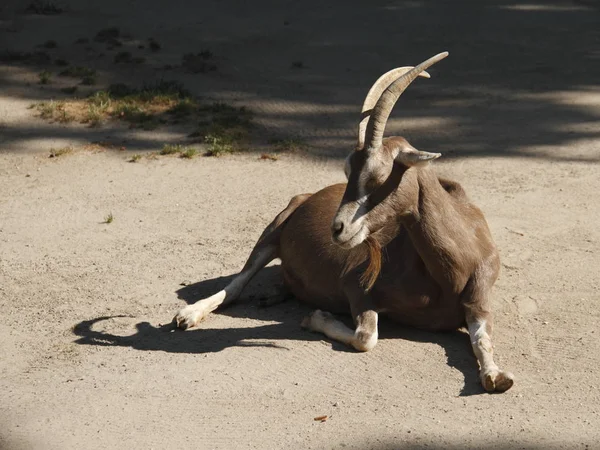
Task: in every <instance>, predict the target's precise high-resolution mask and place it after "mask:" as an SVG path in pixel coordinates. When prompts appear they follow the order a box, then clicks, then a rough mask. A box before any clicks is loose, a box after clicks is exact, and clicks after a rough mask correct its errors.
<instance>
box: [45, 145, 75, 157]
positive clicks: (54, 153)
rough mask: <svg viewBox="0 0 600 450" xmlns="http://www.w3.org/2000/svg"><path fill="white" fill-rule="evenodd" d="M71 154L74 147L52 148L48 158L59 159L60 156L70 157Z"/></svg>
mask: <svg viewBox="0 0 600 450" xmlns="http://www.w3.org/2000/svg"><path fill="white" fill-rule="evenodd" d="M71 153H73V147H63V148H58V149H55V148H52V149H50V154H49V155H48V158H58V157H59V156H64V155H69V154H71Z"/></svg>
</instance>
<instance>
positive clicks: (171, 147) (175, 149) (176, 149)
mask: <svg viewBox="0 0 600 450" xmlns="http://www.w3.org/2000/svg"><path fill="white" fill-rule="evenodd" d="M182 150H183V147H182V146H181V145H179V144H165V145H164V146H163V148H162V150H161V151H160V152H159V155H175V154H177V153H181V151H182Z"/></svg>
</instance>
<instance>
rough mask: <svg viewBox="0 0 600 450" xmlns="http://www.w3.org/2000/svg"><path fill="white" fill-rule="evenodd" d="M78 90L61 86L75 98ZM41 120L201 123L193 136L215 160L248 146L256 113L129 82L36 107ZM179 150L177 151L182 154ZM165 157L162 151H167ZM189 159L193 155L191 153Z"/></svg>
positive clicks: (162, 85)
mask: <svg viewBox="0 0 600 450" xmlns="http://www.w3.org/2000/svg"><path fill="white" fill-rule="evenodd" d="M86 70H87V69H85V68H81V67H77V66H75V67H69V68H68V70H67V71H66V73H65V76H71V75H74V76H79V75H81V74H82V73H86ZM76 90H77V87H76V86H73V87H69V88H63V89H62V91H63V92H64V93H66V94H73V93H75V91H76ZM32 108H35V109H36V111H37V113H38V115H39V117H41V118H43V119H45V120H49V121H52V122H53V121H60V122H67V121H70V120H77V121H79V122H80V123H87V124H89V125H90V126H98V125H100V124H101V123H102V122H103V121H106V120H118V121H123V122H126V123H128V124H129V126H130V127H131V128H141V129H145V130H152V129H155V128H156V127H158V126H160V125H161V124H165V123H171V124H175V123H180V122H186V123H192V121H195V122H196V123H199V125H198V126H197V128H196V130H195V131H194V132H193V133H192V134H191V135H190V137H195V138H198V139H197V140H196V141H193V142H200V143H203V144H205V145H207V146H208V147H209V150H208V154H209V155H212V156H216V155H221V154H224V153H230V152H233V151H238V150H241V149H242V148H243V146H244V145H245V144H246V143H247V142H248V140H249V137H250V131H251V130H252V127H253V123H252V118H253V114H252V112H251V111H250V110H249V109H247V108H246V107H235V106H231V105H228V104H226V103H219V102H217V103H210V104H206V105H201V104H200V103H199V102H198V100H197V99H196V98H195V97H193V96H192V95H191V94H190V93H189V91H187V90H186V89H185V88H184V87H183V86H182V85H181V84H180V83H178V82H175V81H164V80H160V81H157V82H154V83H149V84H145V85H143V86H142V87H141V88H133V87H130V86H128V85H126V84H122V83H118V84H113V85H110V86H109V87H108V88H107V89H105V90H100V91H96V92H94V93H93V94H91V95H89V96H88V97H87V98H72V99H69V100H65V101H61V102H55V101H49V102H42V103H38V104H35V105H32ZM184 151H185V149H179V150H178V152H179V153H181V152H184ZM163 154H164V153H163ZM190 156H192V157H193V156H194V154H192V153H191V152H190Z"/></svg>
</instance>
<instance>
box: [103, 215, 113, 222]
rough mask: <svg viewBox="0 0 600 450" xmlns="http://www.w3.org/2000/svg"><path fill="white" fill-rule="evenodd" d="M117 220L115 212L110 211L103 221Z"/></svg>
mask: <svg viewBox="0 0 600 450" xmlns="http://www.w3.org/2000/svg"><path fill="white" fill-rule="evenodd" d="M114 220H115V216H113V213H108V215H107V216H106V217H105V218H104V222H102V223H113V222H114Z"/></svg>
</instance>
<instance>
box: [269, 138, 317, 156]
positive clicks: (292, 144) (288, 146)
mask: <svg viewBox="0 0 600 450" xmlns="http://www.w3.org/2000/svg"><path fill="white" fill-rule="evenodd" d="M269 143H270V144H271V145H272V146H273V147H274V148H275V151H277V152H292V153H293V152H300V151H304V150H306V149H307V148H308V145H307V144H306V142H304V141H302V140H301V139H274V140H271V141H270V142H269Z"/></svg>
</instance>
